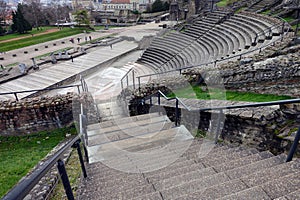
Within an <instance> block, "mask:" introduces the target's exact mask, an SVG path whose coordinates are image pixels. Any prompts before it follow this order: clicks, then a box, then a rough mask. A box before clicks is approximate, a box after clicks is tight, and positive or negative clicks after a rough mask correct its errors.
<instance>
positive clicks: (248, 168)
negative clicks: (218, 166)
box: [225, 155, 286, 179]
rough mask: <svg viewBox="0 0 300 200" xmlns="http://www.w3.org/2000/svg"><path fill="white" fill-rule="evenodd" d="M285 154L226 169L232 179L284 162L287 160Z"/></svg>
mask: <svg viewBox="0 0 300 200" xmlns="http://www.w3.org/2000/svg"><path fill="white" fill-rule="evenodd" d="M285 158H286V156H285V155H278V156H274V157H271V158H267V159H264V160H260V161H257V162H254V163H251V164H249V165H245V166H241V167H238V168H235V169H232V170H228V171H225V173H226V174H227V175H228V177H230V178H231V179H236V178H239V177H242V176H246V175H248V174H252V173H255V172H257V171H259V170H262V169H265V168H270V167H272V166H275V165H279V164H282V163H283V162H284V160H285Z"/></svg>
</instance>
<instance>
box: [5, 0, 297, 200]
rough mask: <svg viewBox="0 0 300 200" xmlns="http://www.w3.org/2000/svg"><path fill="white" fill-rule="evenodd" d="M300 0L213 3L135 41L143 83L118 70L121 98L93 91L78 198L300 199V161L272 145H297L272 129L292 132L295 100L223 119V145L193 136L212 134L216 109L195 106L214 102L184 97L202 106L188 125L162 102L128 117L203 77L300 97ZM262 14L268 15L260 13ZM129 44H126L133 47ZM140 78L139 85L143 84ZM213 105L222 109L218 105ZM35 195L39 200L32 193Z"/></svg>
mask: <svg viewBox="0 0 300 200" xmlns="http://www.w3.org/2000/svg"><path fill="white" fill-rule="evenodd" d="M295 2H296V1H279V0H278V1H271V0H252V1H245V0H241V1H236V2H235V3H233V4H231V5H230V6H228V7H226V8H222V9H221V8H218V7H217V6H213V7H212V8H213V9H212V10H210V9H208V10H205V9H204V10H203V12H202V13H201V14H198V15H193V16H191V17H190V19H189V20H188V21H189V22H190V23H187V22H183V23H176V24H175V25H174V26H171V25H170V26H169V27H168V28H165V29H163V30H161V31H160V32H159V33H157V34H156V35H155V36H151V37H144V38H143V39H142V40H141V42H140V44H139V47H140V48H141V49H142V53H141V55H140V56H139V58H138V59H137V61H136V62H135V63H131V64H130V66H131V67H133V70H134V71H135V72H136V74H135V76H137V77H138V80H137V79H136V78H137V77H134V76H133V77H129V73H124V72H122V76H123V74H125V75H126V74H127V75H128V76H127V86H128V88H127V89H126V90H123V92H122V95H119V93H120V92H121V90H120V88H118V89H117V90H114V89H112V90H109V89H108V90H107V91H108V92H107V91H106V93H105V90H103V91H104V93H94V94H93V95H94V96H93V97H94V100H95V104H96V105H97V107H98V108H99V112H100V117H101V119H100V122H99V123H95V120H92V121H93V122H90V123H89V124H88V126H87V137H86V138H85V144H86V145H87V149H88V156H89V162H88V163H87V174H88V177H87V178H84V177H83V176H82V177H81V180H80V184H79V186H78V188H77V187H76V198H77V199H95V200H96V199H143V200H144V199H149V200H150V199H153V200H154V199H155V200H157V199H162V200H163V199H224V200H225V199H241V200H242V199H258V200H260V199H277V200H288V199H294V200H296V199H300V189H299V186H300V179H299V177H298V176H299V174H300V162H299V159H297V158H295V159H294V160H293V161H290V162H286V160H287V155H286V153H287V152H286V149H284V150H282V151H277V152H276V151H273V150H274V149H270V148H269V147H270V146H271V145H269V144H270V143H273V142H274V143H273V148H274V146H275V147H276V146H278V148H280V147H282V145H283V143H284V144H285V145H286V144H287V143H288V142H287V141H289V144H291V142H292V140H293V138H292V139H291V137H290V136H291V134H287V135H284V136H288V139H287V140H285V139H282V138H281V139H282V140H280V142H278V141H279V137H277V136H276V135H275V134H274V133H270V130H271V129H272V130H273V131H274V130H275V129H276V130H277V129H279V128H280V130H281V131H283V130H286V129H283V128H282V127H283V124H284V126H286V125H287V124H288V123H287V124H285V123H286V121H289V122H290V120H291V119H292V120H293V122H294V123H293V126H296V127H297V126H299V112H300V108H299V105H298V104H289V105H286V106H285V107H284V106H278V105H277V106H266V107H264V108H253V109H246V110H243V109H236V110H234V112H232V113H226V115H225V118H230V119H232V121H231V123H228V124H226V123H225V124H224V125H223V126H224V130H226V131H225V132H224V133H226V136H222V134H221V135H220V139H223V140H224V142H223V143H219V144H215V143H214V140H213V139H212V138H213V137H211V135H210V134H207V137H204V138H195V134H194V133H193V131H192V130H193V129H198V128H199V127H202V125H203V124H205V125H203V126H206V125H207V126H206V128H205V130H207V132H210V131H212V129H215V128H216V127H214V126H217V125H216V124H214V121H215V120H216V119H212V116H213V111H207V113H210V114H209V115H207V116H208V117H206V115H205V114H204V115H205V117H202V118H201V117H199V116H198V117H197V114H198V115H199V112H198V111H197V109H199V107H201V108H203V105H204V107H205V106H211V104H206V103H205V102H200V103H199V102H195V101H191V100H182V101H183V102H185V104H186V105H188V106H191V107H193V108H194V111H195V110H196V111H195V113H196V114H195V113H194V114H195V115H187V116H189V117H186V118H185V121H186V124H185V123H183V120H182V121H181V122H182V123H181V124H177V123H176V124H175V123H174V118H172V117H170V116H169V115H168V113H167V111H166V109H167V107H172V106H170V105H167V103H165V105H164V106H165V107H162V106H158V105H157V104H158V101H159V100H158V99H154V100H153V102H151V103H150V102H149V101H143V102H142V104H141V105H145V107H146V108H147V109H148V110H147V114H141V115H136V116H130V112H131V114H132V110H131V111H130V110H128V102H132V101H130V100H132V99H142V98H143V97H146V96H147V95H149V94H152V93H153V92H155V91H157V90H158V89H162V88H169V89H170V90H171V91H172V89H174V88H180V87H181V86H184V85H185V84H186V82H197V81H199V80H201V81H202V82H205V83H206V84H207V85H209V86H217V87H220V85H221V86H222V87H223V88H225V89H230V90H236V91H252V92H256V93H266V94H279V95H283V94H284V95H289V96H292V97H295V98H297V97H299V88H300V87H299V86H300V85H299V77H300V66H299V64H300V45H299V44H297V41H298V40H299V39H298V38H297V37H295V36H294V32H293V29H292V27H291V26H290V24H288V23H286V22H285V21H283V19H282V18H280V16H284V14H286V13H287V11H286V9H284V8H285V7H287V6H291V5H294V3H295ZM209 7H210V6H209ZM241 10H242V11H241ZM266 11H269V13H270V14H269V15H263V14H261V13H263V12H266ZM275 16H277V17H275ZM126 42H128V41H123V43H125V45H128V44H130V45H129V47H130V48H134V45H133V44H132V43H126ZM117 45H118V43H117V44H116V45H115V46H117ZM120 48H121V45H120ZM108 49H109V48H107V49H105V50H106V51H108ZM95 54H96V53H95ZM108 54H109V53H108ZM110 56H111V55H110ZM79 59H80V58H79ZM69 64H70V63H69ZM125 68H126V67H125ZM126 69H127V71H128V70H129V69H128V66H127V68H126ZM117 73H120V71H117V72H116V74H117ZM130 74H131V73H130ZM122 76H121V77H122ZM98 78H101V77H98ZM118 78H120V76H118ZM130 82H132V83H133V85H132V84H130ZM137 82H139V83H140V84H141V85H139V86H137ZM91 83H93V82H91ZM88 85H89V83H88ZM122 86H123V84H122ZM0 87H1V86H0ZM93 87H94V85H91V88H92V89H91V90H90V91H93ZM105 87H106V88H112V87H113V86H112V85H109V84H106V85H105ZM137 87H138V88H137ZM108 93H114V95H110V96H109V98H107V99H103V98H102V97H103V94H104V95H108ZM101 96H102V97H101ZM161 103H162V104H164V102H161ZM198 103H199V104H198ZM210 103H211V102H210ZM214 103H215V104H214V106H220V105H221V102H220V101H216V102H214ZM149 104H151V105H152V104H154V105H156V106H152V107H151V105H150V106H149ZM223 104H224V105H228V104H230V105H233V104H240V102H228V101H226V102H222V105H223ZM62 107H63V106H62ZM173 107H174V106H173ZM283 107H284V108H283ZM31 109H32V108H31ZM37 109H39V108H37ZM60 109H61V108H60V107H59V110H60ZM14 111H15V110H14ZM5 112H8V111H7V110H5ZM185 112H188V111H186V110H185V111H183V110H181V114H182V115H184V113H185ZM188 113H189V112H188ZM200 115H201V116H202V114H201V113H200ZM209 117H211V119H206V118H209ZM203 118H205V119H203ZM182 119H183V117H182ZM201 120H202V121H201ZM218 120H220V119H218ZM224 120H225V119H224ZM191 121H193V122H194V121H196V122H195V124H194V127H191V126H189V125H188V124H189V123H191ZM245 124H246V125H245ZM243 126H245V128H244V129H243ZM207 127H212V128H207ZM232 127H234V128H236V130H233V129H231V128H232ZM258 127H259V128H258ZM293 128H294V127H293ZM254 131H256V132H255V134H253V132H254ZM267 132H268V134H269V133H270V135H267ZM288 132H290V129H289V130H288ZM230 134H232V135H234V137H235V138H240V139H238V142H237V143H238V144H239V145H237V143H232V141H234V140H237V139H234V137H233V136H232V135H231V136H230ZM277 134H278V133H277ZM279 134H280V133H279ZM293 134H294V135H295V134H296V133H293ZM281 136H282V135H281ZM226 138H228V139H227V142H226ZM245 140H247V141H248V142H247V143H244V142H243V141H245ZM228 141H229V142H228ZM230 141H231V142H230ZM276 142H277V143H276ZM241 144H242V145H241ZM247 144H250V145H247ZM288 147H290V145H287V148H288ZM282 149H283V148H282ZM29 197H30V198H31V199H37V198H41V199H43V197H40V196H39V197H38V196H36V194H34V193H31V194H30V196H29ZM29 197H28V198H29Z"/></svg>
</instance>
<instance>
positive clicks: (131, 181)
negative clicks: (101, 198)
mask: <svg viewBox="0 0 300 200" xmlns="http://www.w3.org/2000/svg"><path fill="white" fill-rule="evenodd" d="M108 178H111V177H108ZM148 184H149V183H148V182H147V181H146V179H144V178H143V177H142V176H141V174H139V175H138V176H122V177H119V176H118V177H115V179H104V180H103V179H102V178H97V177H94V178H93V179H90V181H87V182H86V184H85V186H84V191H83V192H94V191H97V192H101V193H102V195H106V194H109V193H111V192H113V191H125V190H131V189H132V188H135V187H141V186H146V185H148Z"/></svg>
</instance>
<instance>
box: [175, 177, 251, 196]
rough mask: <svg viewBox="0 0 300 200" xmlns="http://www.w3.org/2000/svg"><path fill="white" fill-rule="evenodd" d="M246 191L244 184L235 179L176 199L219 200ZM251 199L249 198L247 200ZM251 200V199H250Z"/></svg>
mask: <svg viewBox="0 0 300 200" xmlns="http://www.w3.org/2000/svg"><path fill="white" fill-rule="evenodd" d="M245 189H247V186H246V184H245V183H243V182H242V181H241V180H239V179H235V180H232V181H227V182H224V183H221V184H218V185H215V186H212V187H209V188H207V189H203V190H199V191H197V192H194V193H189V194H187V195H184V196H180V197H178V198H176V199H178V200H179V199H184V200H188V199H189V200H198V199H199V200H213V199H217V198H221V197H223V196H225V195H227V194H231V193H232V192H239V191H242V190H245ZM249 199H251V198H249ZM251 200H252V199H251Z"/></svg>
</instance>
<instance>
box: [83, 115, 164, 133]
mask: <svg viewBox="0 0 300 200" xmlns="http://www.w3.org/2000/svg"><path fill="white" fill-rule="evenodd" d="M158 116H160V114H159V113H158V112H155V113H149V114H144V115H137V116H133V117H123V118H122V120H119V121H118V123H117V124H126V123H128V122H135V121H140V120H147V119H151V118H153V117H158ZM115 125H116V122H115V120H111V121H105V122H101V123H100V124H99V125H98V124H95V125H89V126H88V130H93V126H95V128H96V129H98V128H99V126H100V127H101V128H106V127H111V126H115Z"/></svg>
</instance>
